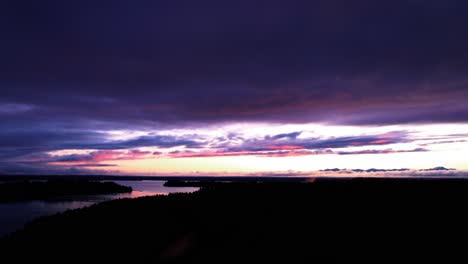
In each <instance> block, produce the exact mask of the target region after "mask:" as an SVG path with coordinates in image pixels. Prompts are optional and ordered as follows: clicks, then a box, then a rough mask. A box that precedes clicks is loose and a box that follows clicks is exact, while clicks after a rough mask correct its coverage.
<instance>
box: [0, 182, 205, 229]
mask: <svg viewBox="0 0 468 264" xmlns="http://www.w3.org/2000/svg"><path fill="white" fill-rule="evenodd" d="M115 182H116V183H118V184H120V185H124V186H131V187H132V188H133V192H131V193H123V194H106V195H74V196H66V197H60V198H58V199H49V200H44V201H42V200H37V201H36V200H35V201H26V202H16V203H0V237H1V236H3V235H6V234H8V233H11V232H13V231H15V230H17V229H20V228H22V227H23V226H24V225H25V224H26V223H27V222H30V221H31V220H33V219H35V218H37V217H40V216H45V215H52V214H56V213H60V212H64V211H66V210H68V209H77V208H82V207H86V206H90V205H93V204H95V203H99V202H103V201H108V200H113V199H119V198H137V197H142V196H149V195H158V194H161V195H166V194H169V193H176V192H194V191H196V190H198V188H191V187H164V186H163V184H164V181H115Z"/></svg>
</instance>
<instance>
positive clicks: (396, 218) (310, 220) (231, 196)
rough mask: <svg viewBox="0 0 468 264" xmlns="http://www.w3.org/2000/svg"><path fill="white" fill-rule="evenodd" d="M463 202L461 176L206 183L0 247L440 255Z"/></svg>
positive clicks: (451, 243) (222, 257)
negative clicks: (415, 178) (453, 179)
mask: <svg viewBox="0 0 468 264" xmlns="http://www.w3.org/2000/svg"><path fill="white" fill-rule="evenodd" d="M467 202H468V181H465V180H456V181H449V180H425V181H414V180H365V179H355V180H346V181H333V180H326V181H318V182H314V183H310V184H306V183H223V184H218V183H215V184H211V185H210V184H207V185H205V186H204V187H202V189H201V190H200V191H198V192H195V193H192V194H171V195H168V196H155V197H144V198H138V199H122V200H116V201H110V202H104V203H101V204H98V205H94V206H91V207H89V208H84V209H80V210H73V211H68V212H65V213H63V214H60V215H56V216H51V217H44V218H41V219H39V220H37V221H34V222H33V223H31V224H29V225H28V226H26V228H25V229H24V230H22V231H19V232H16V233H14V234H13V235H11V236H9V237H7V238H4V239H3V240H2V241H1V245H0V246H1V247H0V248H1V249H3V250H5V252H6V254H5V255H3V256H4V257H5V258H8V257H9V258H12V257H13V258H15V260H17V261H20V260H22V259H23V258H26V257H27V256H31V255H33V256H34V257H35V259H36V260H37V261H39V260H46V261H49V262H50V261H54V260H58V261H60V260H63V261H66V260H67V258H68V259H73V260H74V261H90V260H94V261H105V262H106V263H110V262H112V261H118V262H124V261H127V262H136V261H150V263H269V262H275V263H294V262H296V263H297V262H302V263H355V262H356V261H357V263H362V262H371V263H381V262H387V261H393V263H400V262H405V261H413V262H415V263H420V262H422V261H426V260H432V261H438V262H440V263H447V262H448V261H449V260H450V259H452V260H453V259H454V258H466V255H465V252H466V240H467V238H468V226H467V223H468V221H467V220H468V217H467V216H466V210H467V208H468V207H467V205H468V204H467ZM465 260H466V259H465ZM151 261H153V262H151Z"/></svg>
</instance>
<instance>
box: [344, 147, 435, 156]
mask: <svg viewBox="0 0 468 264" xmlns="http://www.w3.org/2000/svg"><path fill="white" fill-rule="evenodd" d="M427 151H429V150H427V149H425V148H415V149H405V150H395V149H366V150H358V151H338V152H336V154H338V155H360V154H393V153H410V152H427Z"/></svg>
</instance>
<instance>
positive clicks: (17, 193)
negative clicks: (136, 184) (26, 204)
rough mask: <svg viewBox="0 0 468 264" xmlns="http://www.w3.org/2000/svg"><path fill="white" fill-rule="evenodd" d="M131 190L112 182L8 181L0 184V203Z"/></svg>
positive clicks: (61, 180) (63, 180)
mask: <svg viewBox="0 0 468 264" xmlns="http://www.w3.org/2000/svg"><path fill="white" fill-rule="evenodd" d="M131 191H132V188H131V187H127V186H121V185H119V184H116V183H114V182H95V181H86V180H70V179H68V180H65V179H53V180H48V181H28V180H25V181H8V182H4V183H0V202H10V201H24V200H33V199H47V198H55V197H60V196H68V195H92V194H110V193H124V192H131Z"/></svg>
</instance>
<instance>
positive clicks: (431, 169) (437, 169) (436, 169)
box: [420, 166, 455, 171]
mask: <svg viewBox="0 0 468 264" xmlns="http://www.w3.org/2000/svg"><path fill="white" fill-rule="evenodd" d="M452 170H455V169H451V168H445V167H442V166H440V167H434V168H430V169H422V170H420V171H452Z"/></svg>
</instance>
